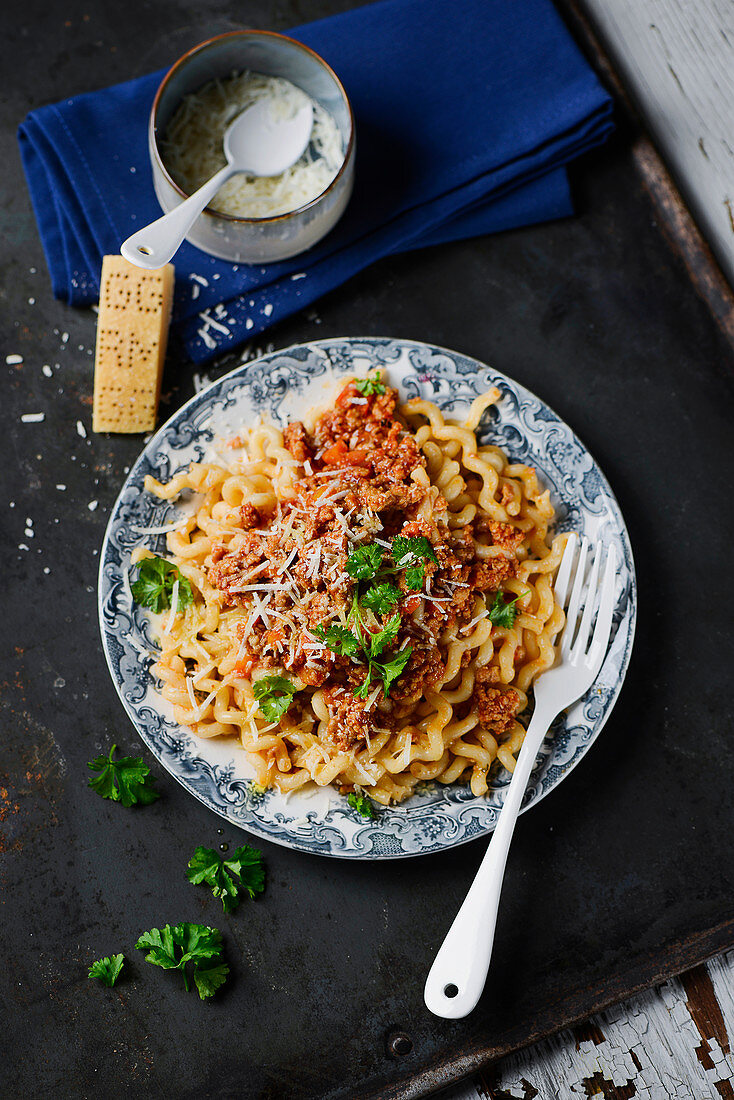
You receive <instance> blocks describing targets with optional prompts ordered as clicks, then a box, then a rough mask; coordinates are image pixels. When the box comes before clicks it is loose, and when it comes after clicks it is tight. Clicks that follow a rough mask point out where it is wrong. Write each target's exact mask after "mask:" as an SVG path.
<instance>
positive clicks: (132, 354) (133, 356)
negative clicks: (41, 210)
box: [92, 256, 174, 432]
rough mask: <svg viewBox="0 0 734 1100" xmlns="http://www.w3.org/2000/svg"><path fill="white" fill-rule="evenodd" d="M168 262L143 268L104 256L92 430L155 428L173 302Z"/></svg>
mask: <svg viewBox="0 0 734 1100" xmlns="http://www.w3.org/2000/svg"><path fill="white" fill-rule="evenodd" d="M173 274H174V269H173V264H166V266H165V267H162V268H160V269H159V270H157V271H145V270H144V269H143V268H140V267H136V266H135V265H134V264H131V263H128V261H127V260H125V259H124V258H123V257H122V256H105V257H104V260H103V261H102V286H101V289H100V296H99V318H98V322H97V348H96V354H95V362H94V416H93V420H92V427H93V430H94V431H95V432H149V431H152V429H153V428H154V427H155V422H156V414H157V412H158V399H159V397H160V392H161V376H162V374H163V361H164V359H165V355H166V342H167V339H168V325H169V322H170V319H171V305H172V302H173Z"/></svg>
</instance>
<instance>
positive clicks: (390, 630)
mask: <svg viewBox="0 0 734 1100" xmlns="http://www.w3.org/2000/svg"><path fill="white" fill-rule="evenodd" d="M399 630H400V615H398V614H397V612H396V613H395V614H394V615H393V616H392V618H390V619H388V621H387V622H386V623H385V625H384V627H383V628H382V630H378V631H377V633H376V634H369V635H368V637H367V645H368V646H369V656H370V657H379V655H380V654H381V653H382V651H383V649H385V647H386V646H389V645H392V643H393V642H394V641H395V639H396V638H397V636H398V631H399Z"/></svg>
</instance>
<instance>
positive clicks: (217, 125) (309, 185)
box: [160, 71, 344, 218]
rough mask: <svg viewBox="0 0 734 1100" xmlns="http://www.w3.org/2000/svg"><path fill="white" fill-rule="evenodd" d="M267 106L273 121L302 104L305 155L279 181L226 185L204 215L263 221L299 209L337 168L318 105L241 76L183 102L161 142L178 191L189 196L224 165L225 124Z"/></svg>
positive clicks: (328, 120)
mask: <svg viewBox="0 0 734 1100" xmlns="http://www.w3.org/2000/svg"><path fill="white" fill-rule="evenodd" d="M263 99H266V100H268V101H269V103H270V109H271V113H272V115H273V118H275V119H283V118H290V117H292V116H293V115H294V114H296V112H297V111H298V110H299V109H300V108H301V107H303V106H304V105H305V104H307V103H311V104H312V107H313V120H314V121H313V130H312V133H311V141H310V143H309V146H308V148H307V149H306V151H305V153H304V154H303V156H302V157H301V159H300V160H298V161H297V162H296V163H295V164H294V165H292V166H291V167H290V168H288V169H286V171H285V172H283V173H281V175H279V176H267V177H266V176H260V177H257V176H249V175H247V174H246V173H244V172H240V173H238V174H237V175H236V176H233V177H232V178H231V179H229V180H228V181H227V182H226V183H225V184H224V185H223V186H222V187H221V188H220V189H219V191H218V192H217V195H216V198H215V199H214V201H213V203H212V204H211V205H210V209H212V210H214V211H216V212H217V213H220V214H229V215H231V216H233V217H237V218H269V217H275V216H277V215H279V214H287V213H290V212H291V211H293V210H297V209H298V208H299V207H301V206H305V205H306V204H307V203H309V202H311V201H312V200H313V199H315V198H317V197H318V196H319V195H320V194H322V192H324V191H325V190H326V189H327V187H328V186H329V184H330V183H331V182H332V180H333V179H334V178H335V176H336V175H337V173H338V171H339V169H340V168H341V166H342V163H343V162H344V147H343V142H342V136H341V134H340V131H339V127H338V126H337V124H336V121H335V120H334V118H333V117H332V116H331V115H330V114H329V112H328V111H326V110H325V109H324V108H323V107H322V106H321V104H320V103H317V102H316V101H315V100H312V99H311V98H310V97H309V96H308V95H306V93H305V92H304V91H302V90H301V89H300V88H298V87H296V85H295V84H292V83H291V82H290V81H289V80H285V79H283V78H282V77H273V76H266V75H265V74H263V73H255V72H249V71H246V72H243V73H239V74H233V75H232V76H230V77H227V78H226V79H223V80H212V81H210V82H209V83H208V84H205V85H204V86H203V87H202V88H199V89H198V90H197V91H195V92H190V93H189V94H188V95H185V96H184V97H183V99H182V100H181V103H180V105H179V107H178V109H177V110H176V112H175V114H174V115H173V117H172V118H171V121H170V122H169V124H168V126H167V128H166V133H165V136H164V138H163V139H162V140H161V141H160V152H161V157H162V159H163V162H164V164H165V166H166V168H167V170H168V172H169V174H170V175H171V177H172V178H173V179H174V180H175V182H176V183H177V184H178V186H179V187H180V188H181V189H182V190H183V191H184V192H185V193H186V194H187V195H191V194H192V193H193V192H194V191H196V190H197V188H199V187H201V185H202V184H203V183H206V181H207V180H208V179H211V177H212V176H213V175H214V174H215V172H218V171H219V169H220V168H222V167H223V166H224V164H225V157H224V151H223V141H224V133H225V131H226V129H227V127H228V126H229V124H230V122H232V120H233V119H234V118H235V117H236V116H237V115H239V114H240V113H241V112H242V111H244V110H245V109H246V108H247V107H251V106H252V105H253V104H254V103H257V102H259V101H260V100H263Z"/></svg>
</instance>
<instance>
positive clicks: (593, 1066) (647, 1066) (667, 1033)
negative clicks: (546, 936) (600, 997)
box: [441, 951, 734, 1100]
mask: <svg viewBox="0 0 734 1100" xmlns="http://www.w3.org/2000/svg"><path fill="white" fill-rule="evenodd" d="M733 1030H734V951H732V952H729V953H728V954H726V955H724V956H720V957H719V958H717V959H713V960H712V961H711V962H710V963H708V964H707V965H706V966H699V967H696V968H695V969H694V970H689V971H688V973H687V974H685V975H683V976H682V977H681V978H673V979H672V980H671V981H669V982H665V984H664V985H661V986H658V987H657V988H656V989H651V990H649V991H648V992H647V993H644V994H641V995H640V996H638V997H633V998H632V999H631V1000H629V1001H627V1002H625V1003H624V1004H621V1005H617V1006H616V1007H615V1008H610V1009H608V1010H607V1011H606V1012H602V1013H600V1014H599V1015H598V1016H594V1017H592V1019H591V1020H589V1021H588V1022H587V1023H585V1024H583V1025H581V1026H579V1027H575V1028H573V1029H570V1030H567V1031H562V1032H560V1033H559V1034H558V1035H556V1036H554V1037H553V1038H551V1039H546V1040H545V1041H543V1042H542V1043H538V1044H537V1045H536V1046H533V1047H528V1048H527V1049H526V1050H521V1051H518V1052H517V1053H516V1054H511V1055H508V1057H506V1058H503V1059H502V1060H501V1061H500V1062H498V1063H496V1064H495V1065H494V1066H492V1067H491V1068H490V1069H488V1070H486V1071H485V1072H483V1073H482V1074H481V1075H479V1076H477V1077H475V1078H474V1079H473V1080H472V1081H471V1082H468V1083H467V1084H466V1085H464V1086H460V1087H457V1088H455V1089H452V1090H450V1091H449V1092H446V1093H442V1094H441V1095H442V1100H511V1098H512V1100H533V1098H537V1100H567V1098H568V1100H572V1098H575V1097H579V1098H581V1097H604V1100H628V1098H630V1097H639V1098H640V1100H668V1098H669V1097H674V1098H675V1100H709V1098H710V1100H734V1054H732V1049H731V1038H732V1031H733Z"/></svg>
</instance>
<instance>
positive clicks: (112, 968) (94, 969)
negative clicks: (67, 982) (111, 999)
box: [89, 955, 125, 989]
mask: <svg viewBox="0 0 734 1100" xmlns="http://www.w3.org/2000/svg"><path fill="white" fill-rule="evenodd" d="M124 962H125V956H124V955H110V956H108V957H107V958H105V959H97V961H96V962H93V963H92V965H91V966H90V968H89V977H90V978H98V979H99V981H100V982H101V983H102V985H106V986H107V987H108V988H109V989H111V988H112V986H113V985H114V984H115V982H116V981H117V979H118V978H119V976H120V971H121V970H122V965H123V963H124Z"/></svg>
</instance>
